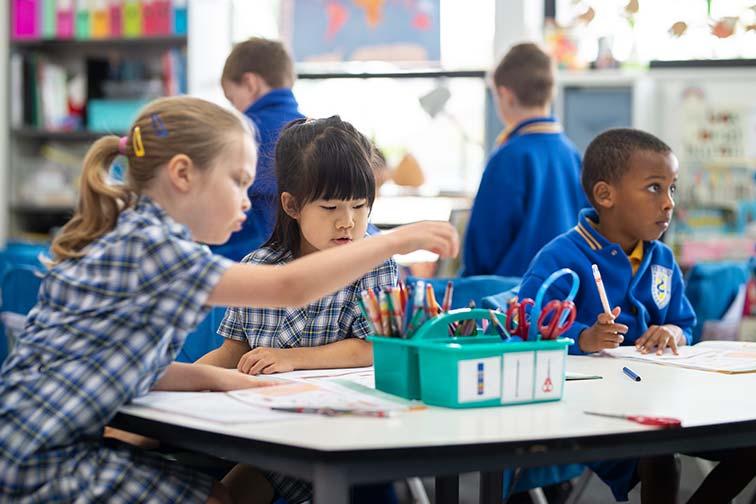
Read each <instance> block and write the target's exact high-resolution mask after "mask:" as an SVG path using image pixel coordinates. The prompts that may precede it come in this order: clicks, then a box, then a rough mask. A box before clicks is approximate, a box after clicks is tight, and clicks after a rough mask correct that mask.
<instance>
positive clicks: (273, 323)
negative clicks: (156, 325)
mask: <svg viewBox="0 0 756 504" xmlns="http://www.w3.org/2000/svg"><path fill="white" fill-rule="evenodd" d="M293 260H294V255H293V254H292V253H291V251H289V250H282V249H273V248H269V247H263V248H260V249H258V250H256V251H254V252H252V253H251V254H249V255H248V256H247V257H245V258H244V259H243V260H242V262H248V263H255V264H286V263H288V262H291V261H293ZM396 282H397V266H396V263H395V262H394V261H393V259H390V260H388V261H386V262H384V263H383V264H381V265H380V266H378V267H376V268H375V269H373V270H371V271H369V272H368V273H367V274H365V276H363V277H362V278H360V279H359V280H357V281H355V282H353V283H351V284H350V285H347V286H346V287H344V288H343V289H340V290H338V291H336V292H334V293H333V294H330V295H328V296H326V297H324V298H322V299H319V300H318V301H316V302H314V303H312V304H310V305H308V306H306V307H303V308H262V309H261V308H228V309H227V310H226V316H225V317H224V318H223V321H222V322H221V325H220V327H219V328H218V334H220V335H221V336H223V337H224V338H229V339H233V340H237V341H247V342H248V343H249V346H250V347H251V348H255V347H274V348H293V347H314V346H320V345H327V344H328V343H333V342H336V341H341V340H343V339H346V338H360V339H365V337H366V336H367V335H368V334H370V329H369V326H368V322H367V321H366V320H365V319H364V318H363V317H362V314H361V313H360V308H359V305H358V304H357V299H359V297H360V292H361V291H362V290H365V289H374V288H376V287H382V286H386V285H396ZM265 476H266V477H267V478H268V481H270V483H271V485H273V488H274V489H275V490H276V493H277V494H278V495H280V496H282V497H284V498H285V499H286V500H287V501H288V502H289V503H290V504H294V503H297V502H302V501H305V500H307V499H310V498H312V485H310V484H309V483H307V482H306V481H302V480H298V479H295V478H291V477H289V476H284V475H282V474H278V473H270V472H266V473H265Z"/></svg>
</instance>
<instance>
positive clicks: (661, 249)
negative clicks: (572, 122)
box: [519, 129, 696, 502]
mask: <svg viewBox="0 0 756 504" xmlns="http://www.w3.org/2000/svg"><path fill="white" fill-rule="evenodd" d="M678 172H679V167H678V164H677V158H676V157H675V155H674V154H673V153H672V150H671V149H670V148H669V146H667V145H666V144H665V143H664V142H662V141H661V140H659V139H658V138H656V137H655V136H653V135H651V134H649V133H645V132H643V131H639V130H634V129H613V130H608V131H606V132H604V133H602V134H600V135H599V136H597V137H596V138H595V139H594V140H593V141H592V142H591V144H590V145H589V146H588V148H587V149H586V151H585V156H584V158H583V173H582V184H583V188H584V190H585V193H586V194H587V195H588V199H589V200H590V202H591V204H592V205H593V208H590V209H583V210H582V211H581V212H580V216H579V220H578V224H577V226H575V227H574V228H573V229H571V230H570V231H568V232H566V233H564V234H563V235H561V236H559V237H558V238H556V239H554V240H552V241H551V242H550V243H549V244H548V245H546V247H544V248H543V250H541V252H539V253H538V255H537V256H536V257H535V259H533V262H532V264H531V265H530V269H529V270H528V272H527V273H526V274H525V277H524V278H523V280H522V285H521V287H520V291H519V296H520V298H527V297H530V298H535V296H536V293H537V292H538V289H539V287H540V286H541V284H542V283H543V282H544V280H545V279H546V278H547V277H548V276H549V275H550V274H551V273H552V272H554V271H556V270H558V269H560V268H570V269H572V270H573V271H575V272H576V273H577V274H578V276H579V277H580V289H579V290H578V293H577V296H576V298H575V305H576V306H577V310H578V311H577V316H576V318H575V323H574V324H573V325H572V327H571V328H570V330H569V331H567V332H566V333H565V334H564V336H565V337H569V338H572V339H573V340H574V341H575V343H574V344H573V345H571V346H570V349H569V351H570V353H571V354H583V353H589V352H597V351H600V350H602V349H605V348H616V347H617V346H619V345H621V344H625V345H635V346H636V348H638V350H639V351H641V352H643V353H647V352H652V351H656V352H658V353H661V352H663V351H664V349H665V348H666V347H670V348H671V349H672V351H673V352H675V353H676V352H677V347H679V346H681V345H687V344H690V338H691V329H692V327H693V325H694V324H695V321H696V316H695V314H694V313H693V309H692V308H691V305H690V303H689V302H688V300H687V298H686V297H685V293H684V289H683V280H682V274H681V272H680V268H679V267H678V266H677V264H676V263H675V258H674V254H673V253H672V250H671V249H670V248H669V247H667V246H666V245H664V244H663V243H661V242H660V241H658V239H659V237H660V236H661V235H662V234H663V233H664V231H666V230H667V227H668V226H669V222H670V219H671V218H672V211H673V209H674V207H675V203H674V193H675V188H676V186H675V184H676V181H677V175H678ZM593 264H596V265H598V267H599V270H600V271H601V275H602V280H603V283H604V286H605V288H606V293H607V297H608V299H609V303H610V304H611V305H613V306H615V308H614V309H613V310H612V312H611V313H610V314H609V313H604V310H603V308H602V302H601V299H600V297H599V294H598V289H597V288H596V283H595V281H594V277H593V272H592V269H591V266H592V265H593ZM568 291H569V287H568V286H567V281H566V280H565V282H564V283H560V281H557V282H556V283H555V284H554V285H553V286H552V288H551V289H550V291H549V293H548V294H547V296H546V297H547V299H545V300H544V302H546V301H547V300H548V299H551V298H564V297H565V296H566V295H567V292H568ZM587 465H588V467H590V468H591V469H592V470H593V471H594V472H595V473H596V474H597V475H598V476H599V477H600V478H601V479H602V480H604V482H605V483H607V485H609V487H610V488H611V489H612V492H613V493H614V496H615V498H617V500H627V492H628V491H629V490H630V489H631V488H632V487H633V486H635V484H636V483H637V482H638V481H639V480H640V482H641V499H642V501H643V502H651V501H654V502H676V498H677V490H678V486H679V470H678V468H677V462H676V461H675V458H674V455H661V456H657V457H648V458H643V459H640V460H637V459H630V460H613V461H603V462H593V463H589V464H587Z"/></svg>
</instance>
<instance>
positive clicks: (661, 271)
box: [651, 264, 672, 310]
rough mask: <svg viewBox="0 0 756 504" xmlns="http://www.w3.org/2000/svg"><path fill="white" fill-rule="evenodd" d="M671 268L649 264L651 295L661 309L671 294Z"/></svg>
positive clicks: (666, 303)
mask: <svg viewBox="0 0 756 504" xmlns="http://www.w3.org/2000/svg"><path fill="white" fill-rule="evenodd" d="M671 289H672V270H671V269H669V268H665V267H664V266H659V265H656V264H654V265H652V266H651V297H653V298H654V303H656V306H658V307H659V309H660V310H661V309H663V308H664V307H665V306H667V305H668V304H669V298H670V296H671V295H672V293H671V292H670V290H671Z"/></svg>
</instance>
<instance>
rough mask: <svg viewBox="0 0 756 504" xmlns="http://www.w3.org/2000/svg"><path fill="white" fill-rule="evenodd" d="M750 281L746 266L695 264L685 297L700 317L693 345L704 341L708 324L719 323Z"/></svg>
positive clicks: (686, 279) (688, 280)
mask: <svg viewBox="0 0 756 504" xmlns="http://www.w3.org/2000/svg"><path fill="white" fill-rule="evenodd" d="M747 281H748V265H747V263H745V262H737V261H722V262H712V263H698V264H695V265H694V266H693V267H692V268H691V269H690V271H688V274H687V275H686V277H685V296H686V297H687V298H688V301H690V304H691V305H692V306H693V311H695V313H696V319H697V320H696V325H695V327H694V328H693V342H694V343H697V342H698V341H699V340H700V339H701V332H702V330H703V326H704V322H706V321H707V320H719V319H721V318H722V316H723V315H724V314H725V312H727V309H728V308H729V307H730V305H731V304H732V302H733V301H734V300H735V298H736V296H737V295H738V290H739V289H740V287H741V286H742V285H743V284H745V283H746V282H747Z"/></svg>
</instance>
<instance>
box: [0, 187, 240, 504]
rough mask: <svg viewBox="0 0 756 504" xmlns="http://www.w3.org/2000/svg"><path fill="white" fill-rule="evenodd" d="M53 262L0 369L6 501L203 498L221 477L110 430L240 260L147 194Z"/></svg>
mask: <svg viewBox="0 0 756 504" xmlns="http://www.w3.org/2000/svg"><path fill="white" fill-rule="evenodd" d="M85 252H86V255H85V256H83V257H81V258H79V259H71V260H67V261H64V262H62V263H61V264H59V265H57V266H55V267H53V268H52V269H51V270H50V271H49V272H48V274H47V275H46V277H45V279H44V280H43V282H42V286H41V288H40V292H39V300H38V303H37V305H36V306H35V307H34V308H33V309H32V311H31V312H30V313H29V317H28V319H27V323H26V327H25V330H24V332H23V333H22V334H21V335H20V336H19V338H18V340H17V344H16V345H15V346H14V348H13V351H12V352H11V354H10V355H9V356H8V358H7V360H6V361H5V363H4V364H3V367H2V369H1V370H0V502H8V501H11V502H40V503H48V502H81V503H84V502H108V503H135V502H155V503H166V502H205V501H206V500H207V497H208V495H209V494H210V491H211V487H212V478H210V477H209V476H206V475H204V474H202V473H199V472H196V471H193V470H190V469H187V468H184V467H181V466H179V465H177V464H171V463H169V462H167V461H165V460H164V459H161V458H159V457H157V456H155V455H153V454H150V453H147V452H143V451H141V450H139V449H137V448H134V447H131V446H129V445H126V444H124V443H120V442H116V441H114V440H104V439H103V438H102V430H103V427H104V426H105V425H106V424H107V423H108V421H109V420H110V419H111V418H113V416H114V415H115V414H116V411H117V410H118V408H120V406H121V405H123V404H125V403H127V402H129V401H130V400H131V399H132V398H134V397H137V396H140V395H144V394H146V393H147V392H148V391H149V390H150V388H151V387H152V385H153V384H154V383H155V381H156V380H157V379H158V378H159V377H160V376H161V375H162V373H163V372H164V370H165V368H166V367H167V366H168V365H169V364H170V363H171V362H172V361H173V358H174V356H175V355H176V353H177V352H178V351H179V349H180V348H181V346H182V344H183V342H184V338H185V337H186V335H187V333H188V332H189V331H191V330H192V329H193V327H194V326H195V325H196V324H197V323H198V322H199V321H200V320H201V319H202V318H203V317H204V316H205V315H206V313H207V311H208V308H206V307H205V306H204V304H203V303H204V302H205V300H206V299H207V296H208V295H209V293H210V291H211V290H212V288H213V287H214V286H215V285H216V283H217V282H218V280H219V279H220V277H221V274H222V273H223V272H224V271H225V269H226V268H228V266H230V264H231V262H230V261H228V260H226V259H223V258H221V257H218V256H213V255H212V254H211V253H210V251H209V249H208V248H207V247H205V246H203V245H199V244H197V243H196V242H194V241H192V237H191V234H190V232H189V230H188V229H187V228H186V227H185V226H183V225H180V224H178V223H176V222H175V221H173V220H172V219H171V218H170V217H169V216H168V214H167V213H165V211H163V210H162V209H161V208H160V207H159V206H157V205H156V204H155V203H154V202H152V201H151V200H150V199H148V198H141V199H140V200H139V201H138V202H137V204H136V206H135V207H134V208H132V209H127V210H125V211H124V212H123V213H122V214H121V215H120V217H119V219H118V223H117V225H116V227H115V229H114V230H113V231H111V232H110V233H108V234H106V235H105V236H103V237H102V238H100V239H98V240H96V241H95V242H93V243H92V244H91V245H89V246H88V247H87V248H86V249H85Z"/></svg>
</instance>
